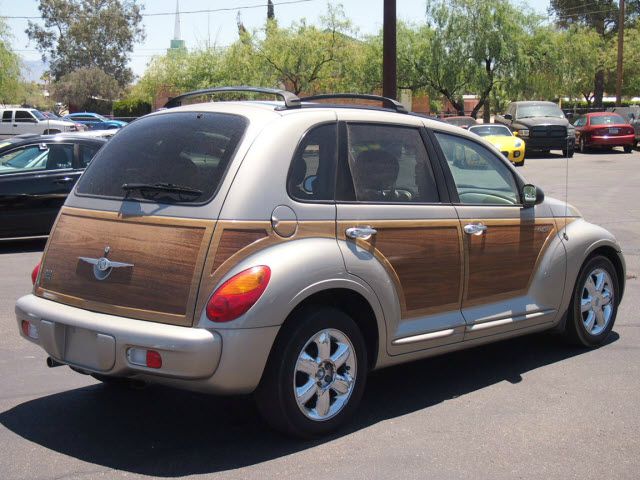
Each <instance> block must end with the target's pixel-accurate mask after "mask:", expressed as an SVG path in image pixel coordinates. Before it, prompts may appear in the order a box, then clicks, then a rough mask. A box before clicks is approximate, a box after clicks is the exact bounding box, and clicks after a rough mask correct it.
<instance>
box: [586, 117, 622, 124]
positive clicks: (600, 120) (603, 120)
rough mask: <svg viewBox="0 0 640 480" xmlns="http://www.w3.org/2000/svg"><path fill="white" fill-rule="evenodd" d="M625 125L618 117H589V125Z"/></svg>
mask: <svg viewBox="0 0 640 480" xmlns="http://www.w3.org/2000/svg"><path fill="white" fill-rule="evenodd" d="M619 123H627V122H626V121H625V120H624V118H622V117H621V116H620V115H597V116H594V117H591V125H615V124H619Z"/></svg>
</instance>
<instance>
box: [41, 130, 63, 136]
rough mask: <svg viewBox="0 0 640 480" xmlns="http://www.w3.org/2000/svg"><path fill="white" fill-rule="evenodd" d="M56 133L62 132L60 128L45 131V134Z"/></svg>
mask: <svg viewBox="0 0 640 480" xmlns="http://www.w3.org/2000/svg"><path fill="white" fill-rule="evenodd" d="M56 133H60V130H56V129H47V130H45V131H44V133H43V135H55V134H56Z"/></svg>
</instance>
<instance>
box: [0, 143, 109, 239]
mask: <svg viewBox="0 0 640 480" xmlns="http://www.w3.org/2000/svg"><path fill="white" fill-rule="evenodd" d="M106 141H107V140H106V139H104V138H92V137H88V136H81V134H77V136H73V135H71V134H60V135H24V136H22V137H14V138H12V139H10V140H7V141H0V238H12V237H27V236H35V235H48V234H49V231H50V230H51V226H52V225H53V222H54V220H55V218H56V216H57V215H58V211H59V210H60V207H62V204H63V203H64V201H65V199H66V198H67V195H68V194H69V192H70V191H71V189H72V188H73V186H74V185H75V183H76V181H77V180H78V178H79V177H80V174H81V173H82V172H83V171H84V169H85V167H86V166H87V165H88V164H89V163H90V162H91V159H92V158H93V156H94V155H95V154H96V153H97V152H98V150H100V148H101V147H102V146H103V145H104V144H105V143H106Z"/></svg>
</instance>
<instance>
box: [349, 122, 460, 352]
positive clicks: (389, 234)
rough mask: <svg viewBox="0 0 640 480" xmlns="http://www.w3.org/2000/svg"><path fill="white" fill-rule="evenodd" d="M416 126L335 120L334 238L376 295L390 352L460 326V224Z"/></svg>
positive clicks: (445, 340)
mask: <svg viewBox="0 0 640 480" xmlns="http://www.w3.org/2000/svg"><path fill="white" fill-rule="evenodd" d="M343 115H345V114H343ZM409 120H410V119H408V121H409ZM423 134H424V131H423V130H421V128H420V125H419V123H418V121H417V120H416V125H415V126H414V125H407V126H397V125H393V126H392V125H384V124H364V123H349V122H347V123H342V124H341V136H342V138H344V137H346V141H342V142H341V145H342V146H343V151H342V152H341V162H342V168H343V170H342V173H341V174H340V175H338V178H339V179H345V178H346V179H348V181H347V182H345V183H346V185H345V184H343V185H341V184H340V183H341V182H339V183H338V190H339V193H338V202H337V230H338V231H337V234H338V241H339V244H340V248H341V251H342V254H343V257H344V260H345V264H346V267H347V270H348V271H349V272H350V273H352V274H354V275H356V276H358V277H360V278H363V279H364V280H365V281H367V282H369V283H370V284H371V286H372V288H373V289H374V291H375V292H376V294H377V295H378V297H379V298H380V300H381V304H382V305H383V308H384V309H385V320H386V324H387V329H388V330H387V339H388V341H387V350H388V352H389V353H390V354H392V355H396V354H402V353H408V352H412V351H417V350H421V349H424V348H429V347H435V346H439V345H446V344H450V343H455V342H459V341H461V340H462V338H463V334H464V329H465V323H464V319H463V318H462V315H461V313H460V301H461V297H462V278H463V277H462V274H463V261H462V243H461V231H460V224H459V222H458V219H457V216H456V212H455V208H454V207H453V206H452V205H451V204H446V203H442V202H441V196H440V193H439V190H438V183H439V182H438V180H437V179H438V174H440V175H441V173H440V172H439V171H437V172H436V174H434V170H433V168H432V164H431V158H432V157H433V156H434V155H435V153H434V151H433V149H432V147H430V146H428V143H425V137H424V135H423ZM441 189H442V187H441Z"/></svg>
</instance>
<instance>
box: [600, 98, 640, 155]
mask: <svg viewBox="0 0 640 480" xmlns="http://www.w3.org/2000/svg"><path fill="white" fill-rule="evenodd" d="M607 111H609V112H614V113H617V114H618V115H620V116H622V118H624V119H625V120H626V121H627V122H628V123H629V125H631V126H632V127H633V131H634V134H635V143H634V146H635V147H638V144H639V143H640V106H639V105H634V106H631V107H611V108H608V109H607Z"/></svg>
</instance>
